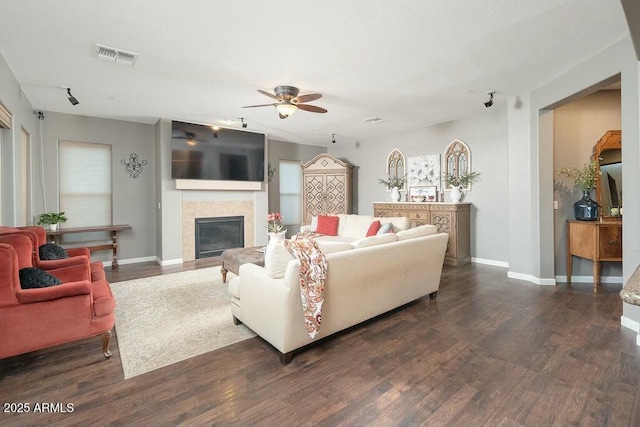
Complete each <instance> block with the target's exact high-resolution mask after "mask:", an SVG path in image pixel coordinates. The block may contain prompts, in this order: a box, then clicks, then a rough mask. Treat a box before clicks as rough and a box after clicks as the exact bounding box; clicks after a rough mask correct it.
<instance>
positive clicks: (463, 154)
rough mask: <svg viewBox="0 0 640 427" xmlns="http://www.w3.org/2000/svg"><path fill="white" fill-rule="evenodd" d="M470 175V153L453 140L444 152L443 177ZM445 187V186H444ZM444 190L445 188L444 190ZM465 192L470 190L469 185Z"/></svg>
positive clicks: (466, 148) (464, 145)
mask: <svg viewBox="0 0 640 427" xmlns="http://www.w3.org/2000/svg"><path fill="white" fill-rule="evenodd" d="M470 173H471V151H470V150H469V147H468V146H467V144H465V143H464V142H462V141H460V140H459V139H454V140H453V141H451V144H449V146H448V147H447V149H446V151H445V152H444V173H443V176H444V177H445V183H446V177H447V176H454V177H456V178H459V177H460V176H461V175H469V174H470ZM445 187H446V185H445ZM445 189H446V188H445ZM465 190H467V191H468V190H471V183H469V184H468V185H467V188H465Z"/></svg>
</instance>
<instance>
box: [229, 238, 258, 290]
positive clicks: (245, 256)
mask: <svg viewBox="0 0 640 427" xmlns="http://www.w3.org/2000/svg"><path fill="white" fill-rule="evenodd" d="M262 248H264V246H252V247H250V248H234V249H227V250H226V251H224V252H222V254H221V255H220V257H221V258H222V269H221V270H220V271H221V272H222V283H227V272H229V271H230V272H232V273H234V274H239V270H240V266H241V265H242V264H246V263H251V264H256V265H259V266H261V267H264V253H263V252H259V251H258V249H262Z"/></svg>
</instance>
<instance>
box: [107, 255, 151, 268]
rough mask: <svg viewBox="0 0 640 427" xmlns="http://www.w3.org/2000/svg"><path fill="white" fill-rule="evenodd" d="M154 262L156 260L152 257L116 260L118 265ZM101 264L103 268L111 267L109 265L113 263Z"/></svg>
mask: <svg viewBox="0 0 640 427" xmlns="http://www.w3.org/2000/svg"><path fill="white" fill-rule="evenodd" d="M155 260H156V257H154V256H147V257H140V258H128V259H119V260H118V265H125V264H137V263H139V262H149V261H155ZM102 263H103V264H104V266H105V267H111V265H112V264H113V261H102Z"/></svg>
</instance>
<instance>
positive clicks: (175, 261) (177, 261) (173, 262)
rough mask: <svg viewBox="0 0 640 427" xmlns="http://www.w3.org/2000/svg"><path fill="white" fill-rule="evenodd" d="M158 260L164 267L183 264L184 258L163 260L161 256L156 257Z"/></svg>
mask: <svg viewBox="0 0 640 427" xmlns="http://www.w3.org/2000/svg"><path fill="white" fill-rule="evenodd" d="M156 262H157V263H158V264H160V265H161V266H163V267H164V266H167V265H176V264H182V262H183V260H182V258H176V259H167V260H161V259H160V258H158V257H156Z"/></svg>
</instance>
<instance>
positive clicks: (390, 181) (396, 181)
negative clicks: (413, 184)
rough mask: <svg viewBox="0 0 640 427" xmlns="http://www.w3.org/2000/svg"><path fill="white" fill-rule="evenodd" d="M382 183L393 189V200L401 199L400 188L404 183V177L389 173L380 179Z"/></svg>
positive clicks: (388, 188)
mask: <svg viewBox="0 0 640 427" xmlns="http://www.w3.org/2000/svg"><path fill="white" fill-rule="evenodd" d="M378 182H379V183H380V184H384V185H385V186H386V187H387V190H391V200H392V201H394V202H399V201H400V189H401V188H402V186H403V185H404V177H398V176H391V175H387V176H386V177H384V178H380V179H378Z"/></svg>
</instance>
